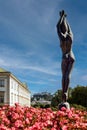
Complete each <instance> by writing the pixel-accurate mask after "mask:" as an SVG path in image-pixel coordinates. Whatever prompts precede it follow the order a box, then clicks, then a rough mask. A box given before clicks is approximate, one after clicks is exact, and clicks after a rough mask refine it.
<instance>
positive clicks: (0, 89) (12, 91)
mask: <svg viewBox="0 0 87 130" xmlns="http://www.w3.org/2000/svg"><path fill="white" fill-rule="evenodd" d="M14 103H19V104H20V105H22V106H24V105H27V106H29V107H30V104H31V100H30V91H29V89H28V87H27V85H26V84H23V83H22V82H21V81H19V80H18V79H17V78H16V77H15V76H14V75H13V74H12V73H11V72H9V71H6V70H4V69H2V68H0V104H1V105H2V104H9V105H10V106H11V105H14Z"/></svg>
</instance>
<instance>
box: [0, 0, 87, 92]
mask: <svg viewBox="0 0 87 130" xmlns="http://www.w3.org/2000/svg"><path fill="white" fill-rule="evenodd" d="M62 9H64V10H65V11H66V13H67V19H68V21H69V23H70V26H71V28H72V31H73V35H74V40H73V52H74V55H75V58H76V62H75V65H74V68H73V71H72V76H71V82H70V87H72V88H73V87H75V86H77V85H84V86H86V85H87V60H86V59H87V2H86V0H83V1H82V0H77V1H76V0H0V67H2V68H4V69H6V70H8V71H11V72H12V73H13V74H14V75H15V76H16V77H17V78H18V79H19V80H21V81H22V82H26V83H27V85H28V86H29V89H30V91H31V93H32V94H33V93H37V92H43V91H47V92H51V93H54V92H56V91H57V90H58V89H61V76H62V74H61V57H62V54H61V49H60V45H59V44H60V43H59V39H58V36H57V31H56V24H57V21H58V20H59V11H60V10H62Z"/></svg>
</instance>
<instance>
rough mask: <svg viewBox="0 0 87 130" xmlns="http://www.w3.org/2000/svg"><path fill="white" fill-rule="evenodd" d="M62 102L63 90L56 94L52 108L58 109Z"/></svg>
mask: <svg viewBox="0 0 87 130" xmlns="http://www.w3.org/2000/svg"><path fill="white" fill-rule="evenodd" d="M61 100H62V90H58V91H56V92H55V93H54V95H53V98H52V101H51V106H52V107H57V106H58V104H59V103H60V102H61Z"/></svg>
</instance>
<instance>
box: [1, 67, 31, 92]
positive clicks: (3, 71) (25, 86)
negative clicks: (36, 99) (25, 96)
mask: <svg viewBox="0 0 87 130" xmlns="http://www.w3.org/2000/svg"><path fill="white" fill-rule="evenodd" d="M0 73H9V74H10V76H12V77H13V78H14V79H15V80H16V81H18V82H19V83H20V84H21V85H22V86H23V87H24V88H26V89H27V90H28V91H29V92H30V90H29V89H28V86H27V84H26V83H22V82H21V81H20V80H19V79H18V78H16V76H14V75H13V74H12V73H11V72H10V71H7V70H5V69H3V68H0Z"/></svg>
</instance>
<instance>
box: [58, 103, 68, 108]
mask: <svg viewBox="0 0 87 130" xmlns="http://www.w3.org/2000/svg"><path fill="white" fill-rule="evenodd" d="M62 107H65V108H66V109H70V105H69V103H68V102H62V103H60V104H59V105H58V109H59V110H61V108H62Z"/></svg>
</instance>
